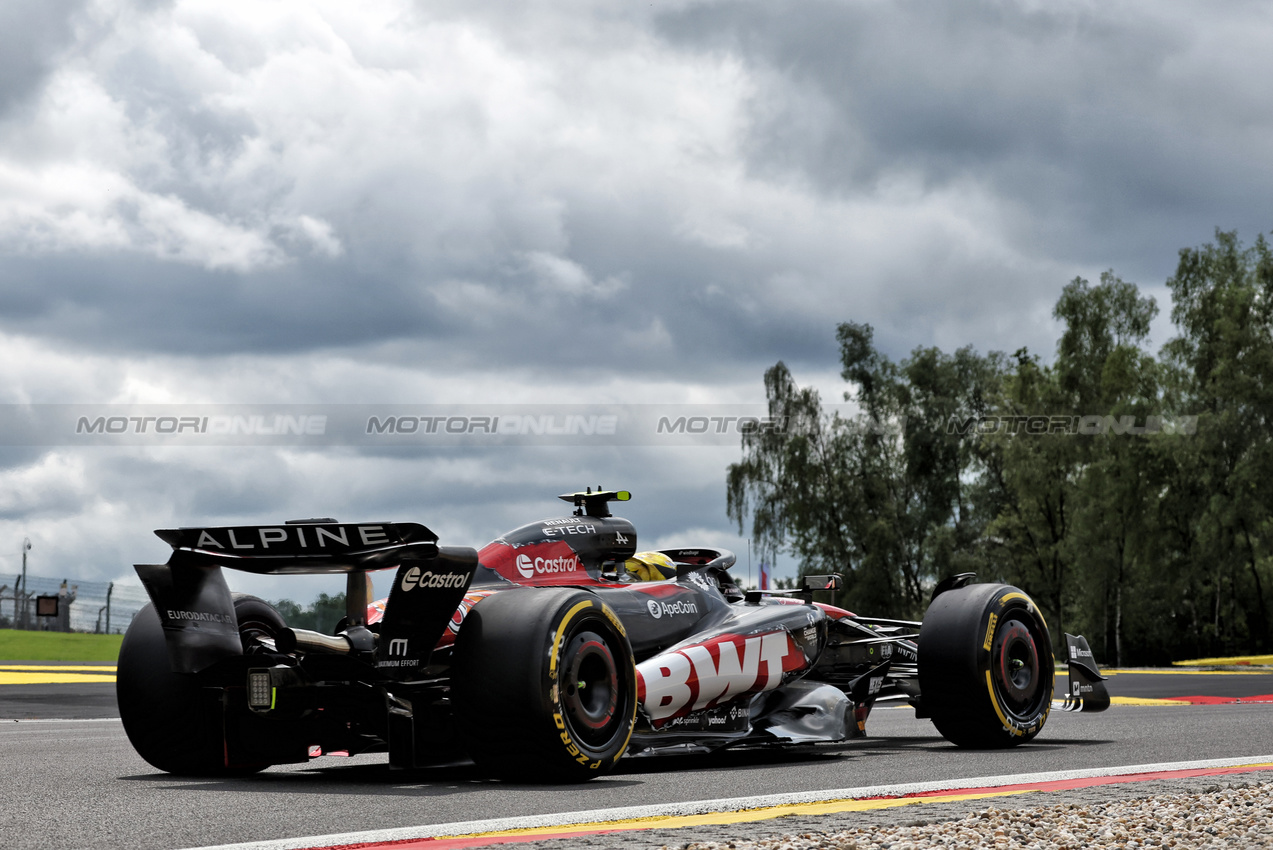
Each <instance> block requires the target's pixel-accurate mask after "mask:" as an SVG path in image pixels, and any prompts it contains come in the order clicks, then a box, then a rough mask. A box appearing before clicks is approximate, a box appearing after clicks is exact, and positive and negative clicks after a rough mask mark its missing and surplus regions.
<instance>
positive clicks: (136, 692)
mask: <svg viewBox="0 0 1273 850" xmlns="http://www.w3.org/2000/svg"><path fill="white" fill-rule="evenodd" d="M234 613H235V616H236V618H237V619H238V622H239V633H240V636H241V637H242V638H243V640H244V642H245V645H246V644H247V643H248V642H250V641H251V640H253V639H254V638H255V637H256V636H264V637H273V636H274V635H276V634H277V633H278V630H279V629H282V628H284V626H285V625H286V624H285V623H284V621H283V617H282V615H280V614H279V613H278V611H276V610H275V609H274V607H273V606H272V605H270V604H269V603H268V602H265V601H264V600H262V599H258V598H257V597H255V596H248V595H246V594H238V593H236V594H234ZM115 698H116V701H117V702H118V704H119V716H120V719H121V720H122V721H123V724H124V732H125V733H127V735H128V740H129V741H130V742H131V743H132V745H133V749H135V750H136V751H137V754H138V755H140V756H141V757H142V758H143V759H145V760H146V761H147V762H148V763H149V764H150V765H152V766H153V767H157V768H159V769H160V770H162V771H165V772H167V773H175V774H180V775H187V776H214V775H233V774H245V773H255V772H257V771H259V770H264V769H265V768H267V767H269V764H256V763H253V764H245V765H234V766H232V767H231V766H227V765H226V747H225V741H224V732H223V713H224V710H223V708H222V705H221V701H220V699H218V692H217V691H215V690H213V689H209V688H205V687H203V686H202V685H201V684H200V680H199V678H198V677H197V676H196V675H195V674H192V673H173V672H172V669H171V666H170V664H169V660H168V646H167V644H166V643H165V641H164V634H163V626H162V625H161V624H160V622H159V615H158V614H157V613H156V612H155V608H154V606H153V605H149V604H148V605H146V607H144V608H142V609H141V610H140V611H139V612H137V616H136V617H134V618H133V622H132V624H131V625H129V627H128V631H127V632H125V633H124V641H123V643H122V644H121V645H120V648H119V665H118V668H117V670H116V676H115Z"/></svg>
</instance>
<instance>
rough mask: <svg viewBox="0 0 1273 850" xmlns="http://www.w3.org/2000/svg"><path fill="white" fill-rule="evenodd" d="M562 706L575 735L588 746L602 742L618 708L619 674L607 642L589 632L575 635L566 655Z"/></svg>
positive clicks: (610, 727)
mask: <svg viewBox="0 0 1273 850" xmlns="http://www.w3.org/2000/svg"><path fill="white" fill-rule="evenodd" d="M565 658H566V664H565V665H564V669H563V671H562V681H561V693H562V705H563V707H564V708H565V709H566V716H567V718H568V722H569V723H570V726H571V728H572V729H573V730H574V731H575V733H576V735H577V736H578V737H580V738H582V739H583V740H584V741H587V742H588V743H592V744H596V743H602V742H605V741H606V740H607V739H608V738H609V737H610V735H611V734H612V732H613V728H614V727H615V725H616V718H617V713H618V707H619V670H618V667H617V665H616V664H615V660H614V653H613V652H611V651H610V646H609V644H608V643H607V642H606V639H605V638H604V637H603V636H601V635H599V634H597V633H596V632H592V631H585V632H580V633H579V634H576V635H575V636H574V637H573V638H571V640H570V643H569V644H568V645H567V648H566V652H565Z"/></svg>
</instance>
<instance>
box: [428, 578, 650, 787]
mask: <svg viewBox="0 0 1273 850" xmlns="http://www.w3.org/2000/svg"><path fill="white" fill-rule="evenodd" d="M452 695H453V702H454V706H455V714H456V719H457V721H458V722H459V725H460V729H461V730H462V733H463V735H464V739H465V744H466V747H467V749H468V752H469V755H471V756H472V757H473V760H474V761H475V762H477V764H478V766H479V767H480V768H482V769H483V770H485V771H487V772H489V773H491V774H494V775H496V776H499V777H502V778H505V779H511V780H515V781H524V782H581V781H585V780H588V779H591V778H593V777H595V776H600V775H601V774H603V773H606V772H607V771H609V770H610V769H611V768H612V767H614V764H615V762H616V761H618V760H619V758H620V757H621V756H622V755H623V753H624V751H625V750H626V749H627V746H628V740H629V739H630V738H631V736H632V729H633V726H634V725H635V723H636V667H635V665H634V663H633V660H632V649H631V647H630V646H629V644H628V639H627V636H626V634H625V632H624V630H623V626H622V625H621V624H620V622H619V619H618V617H616V616H615V614H614V612H613V611H611V610H610V608H609V606H607V605H606V604H605V603H604V602H602V601H601V599H599V598H598V597H597V596H596V594H592V593H588V592H585V591H580V590H574V589H570V588H562V589H543V590H540V589H535V590H505V591H501V592H499V593H496V594H493V595H491V596H489V597H487V598H485V599H483V600H482V601H481V602H479V603H478V604H477V605H475V606H474V607H473V609H472V610H471V611H469V613H468V616H467V617H466V618H465V620H464V626H463V628H462V629H461V630H460V634H459V636H458V637H457V639H456V644H455V659H454V667H453V690H452Z"/></svg>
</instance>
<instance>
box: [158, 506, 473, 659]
mask: <svg viewBox="0 0 1273 850" xmlns="http://www.w3.org/2000/svg"><path fill="white" fill-rule="evenodd" d="M155 534H156V535H158V536H159V538H160V539H162V540H163V541H164V542H166V543H167V544H168V545H170V546H171V547H172V549H173V552H172V556H171V557H170V558H169V559H168V562H167V563H166V564H138V565H136V569H137V574H138V575H139V576H140V577H141V580H142V584H143V585H145V587H146V592H147V593H148V594H149V595H150V598H151V601H152V602H153V603H154V606H155V610H156V612H157V613H158V615H159V620H160V623H161V624H162V626H163V629H164V636H165V640H166V643H167V645H168V654H169V660H170V662H171V667H172V669H173V671H175V672H179V673H194V672H198V671H199V670H202V669H204V668H206V667H208V666H210V665H211V664H213V663H215V662H216V661H219V660H220V659H222V658H225V657H227V656H231V655H241V654H242V653H243V645H242V641H241V638H240V636H239V630H238V620H237V618H236V616H235V613H234V601H233V598H232V597H231V595H230V590H229V587H228V585H227V584H226V582H225V578H224V576H222V574H221V570H222V568H229V569H234V570H240V571H244V572H249V573H256V574H258V575H309V574H345V575H346V589H345V605H346V607H345V615H346V616H345V622H346V634H347V635H348V636H349V638H350V639H351V641H350V642H351V645H355V646H360V647H375V655H376V658H377V661H378V664H379V663H381V662H383V661H384V660H385V659H381V658H380V656H381V655H383V654H384V653H385V651H386V649H387V643H386V646H377V645H376V644H377V641H376V637H375V636H374V635H371V634H370V633H369V632H368V631H367V629H366V624H367V605H368V604H369V603H370V601H371V577H370V576H369V575H367V573H368V572H370V571H372V570H382V569H388V568H391V567H397V568H398V576H397V577H396V578H395V580H394V590H395V593H394V594H392V595H396V596H402V595H403V593H401V592H400V591H412V590H414V589H416V588H417V587H419V588H424V589H425V592H423V593H408V594H407V598H408V599H409V600H410V601H409V602H408V603H407V604H403V605H399V606H398V607H399V608H400V609H401V610H400V611H399V612H398V615H396V616H395V617H394V618H393V619H394V620H399V619H401V620H403V622H402V623H398V624H395V623H392V622H390V619H391V618H390V617H389V614H390V612H389V611H386V619H385V621H384V622H382V624H381V630H382V631H384V630H385V629H386V628H389V629H390V631H391V632H393V633H395V637H396V632H397V631H398V630H397V629H396V628H393V627H394V626H395V625H398V626H402V627H408V626H409V627H412V628H413V629H415V628H419V629H424V630H428V629H429V628H430V627H431V626H432V625H433V623H434V621H435V620H436V621H437V622H436V625H437V631H438V632H439V633H440V632H441V630H442V629H443V628H444V627H445V624H446V623H447V622H449V619H450V616H451V614H452V612H454V611H455V608H456V606H458V605H459V603H460V600H461V599H462V598H463V596H464V593H465V592H466V591H467V589H468V585H469V583H470V582H471V581H472V578H473V572H474V570H475V569H476V567H477V553H476V552H475V551H474V550H472V549H468V548H463V547H453V546H448V547H439V546H438V538H437V535H435V534H434V533H433V532H432V531H430V530H429V529H427V528H425V527H424V526H423V525H418V524H416V523H390V522H381V523H352V524H350V523H339V522H336V521H335V520H328V519H321V520H300V521H292V522H285V523H282V524H280V525H261V526H256V525H251V526H233V527H220V528H176V529H160V530H157V531H156V532H155ZM423 621H427V623H425V622H423ZM383 636H384V635H382V637H383ZM355 637H357V638H358V639H357V640H353V639H354V638H355ZM412 643H413V644H415V646H413V647H412V651H413V656H414V655H419V656H420V658H418V659H416V658H413V659H411V660H412V661H414V662H415V663H413V664H412V665H411V666H412V667H417V666H419V665H420V663H421V662H422V661H423V660H424V657H425V656H427V653H428V651H429V650H430V649H431V648H432V644H431V643H429V644H428V645H427V646H426V645H425V643H426V642H425V641H420V640H413V641H412ZM405 645H406V641H405V640H395V641H394V642H393V650H394V652H395V653H397V654H401V652H402V648H403V647H404V646H405ZM369 651H370V650H369ZM401 664H403V660H402V659H398V660H397V661H396V662H395V665H401Z"/></svg>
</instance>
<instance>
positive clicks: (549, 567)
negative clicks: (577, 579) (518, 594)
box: [517, 554, 579, 578]
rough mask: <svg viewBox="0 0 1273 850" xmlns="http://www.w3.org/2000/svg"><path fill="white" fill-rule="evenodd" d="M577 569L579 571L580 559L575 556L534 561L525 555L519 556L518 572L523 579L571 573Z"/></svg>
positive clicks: (536, 559)
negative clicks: (546, 574)
mask: <svg viewBox="0 0 1273 850" xmlns="http://www.w3.org/2000/svg"><path fill="white" fill-rule="evenodd" d="M577 569H579V559H578V558H576V557H575V556H573V555H570V556H566V557H561V558H534V559H532V558H531V557H530V555H525V554H522V555H518V556H517V572H518V573H520V574H521V577H522V578H534V577H535V575H536V574H537V573H538V574H543V573H569V572H574V571H575V570H577Z"/></svg>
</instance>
